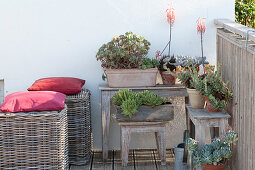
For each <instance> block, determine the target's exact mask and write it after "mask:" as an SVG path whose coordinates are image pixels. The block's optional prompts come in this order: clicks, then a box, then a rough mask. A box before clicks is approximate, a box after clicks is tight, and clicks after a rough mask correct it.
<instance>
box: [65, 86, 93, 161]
mask: <svg viewBox="0 0 255 170" xmlns="http://www.w3.org/2000/svg"><path fill="white" fill-rule="evenodd" d="M66 105H67V117H68V142H69V162H70V164H73V165H84V164H86V163H88V162H89V160H90V157H91V114H90V91H89V90H87V89H83V90H82V91H81V92H80V93H78V94H75V95H67V96H66Z"/></svg>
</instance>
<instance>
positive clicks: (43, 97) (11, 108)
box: [1, 91, 66, 112]
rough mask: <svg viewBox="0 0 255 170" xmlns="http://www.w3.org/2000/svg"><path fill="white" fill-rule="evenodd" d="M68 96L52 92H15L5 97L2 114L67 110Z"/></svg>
mask: <svg viewBox="0 0 255 170" xmlns="http://www.w3.org/2000/svg"><path fill="white" fill-rule="evenodd" d="M65 97H66V95H65V94H63V93H59V92H52V91H33V92H24V91H21V92H15V93H12V94H9V95H7V96H6V97H5V99H4V103H3V104H2V105H1V111H2V112H33V111H53V110H62V109H64V108H65Z"/></svg>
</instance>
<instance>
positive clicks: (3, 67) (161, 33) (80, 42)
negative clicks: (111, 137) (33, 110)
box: [0, 0, 234, 148]
mask: <svg viewBox="0 0 255 170" xmlns="http://www.w3.org/2000/svg"><path fill="white" fill-rule="evenodd" d="M170 2H171V1H168V0H0V58H1V60H0V77H2V78H4V79H5V90H6V94H9V93H12V92H15V91H20V90H26V88H27V87H29V86H30V85H31V84H32V83H33V82H34V80H36V79H39V78H42V77H49V76H73V77H78V78H83V79H85V80H87V82H86V85H85V86H86V87H87V88H89V89H91V91H92V117H93V120H92V121H93V134H94V147H95V148H100V147H101V116H100V115H101V113H100V104H99V101H100V100H99V99H100V94H99V90H98V84H99V83H102V80H101V75H102V68H101V67H100V63H99V62H97V61H96V58H95V55H96V53H97V50H98V48H99V47H100V46H101V45H102V44H103V43H106V42H108V41H110V40H111V38H112V37H113V36H114V35H119V34H122V33H125V32H126V31H133V32H134V33H137V34H139V35H142V36H144V37H145V38H146V39H148V40H149V41H150V42H151V44H152V45H151V50H150V53H149V56H150V57H154V54H155V51H156V50H158V49H159V50H162V48H163V47H164V46H165V44H166V43H167V41H168V32H169V30H168V24H167V22H166V17H165V10H166V8H167V5H168V4H169V3H170ZM173 4H174V6H175V9H176V22H175V25H174V28H173V39H172V51H173V53H174V54H183V55H199V54H200V44H199V42H200V41H199V36H198V35H197V33H196V20H197V18H198V17H205V18H207V19H206V23H207V30H206V33H205V40H204V42H205V44H204V48H205V49H204V51H205V55H206V56H207V57H208V59H209V61H211V62H212V63H215V60H216V57H215V56H216V48H215V47H216V45H215V43H216V36H215V27H214V24H213V19H215V18H229V19H232V20H233V19H234V0H213V1H212V0H174V1H173ZM116 135H118V134H116ZM136 140H137V141H138V143H139V141H142V139H141V138H137V139H136ZM112 143H113V145H115V143H116V141H112ZM137 145H138V144H137ZM148 146H150V145H149V144H148Z"/></svg>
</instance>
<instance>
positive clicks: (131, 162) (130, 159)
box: [114, 150, 135, 170]
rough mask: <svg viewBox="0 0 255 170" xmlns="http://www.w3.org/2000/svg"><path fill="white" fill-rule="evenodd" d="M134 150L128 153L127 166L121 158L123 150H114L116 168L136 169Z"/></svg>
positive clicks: (122, 169)
mask: <svg viewBox="0 0 255 170" xmlns="http://www.w3.org/2000/svg"><path fill="white" fill-rule="evenodd" d="M133 156H134V155H133V150H130V151H129V155H128V164H127V166H125V167H124V166H122V160H121V152H120V151H114V169H116V170H134V169H135V164H134V159H133Z"/></svg>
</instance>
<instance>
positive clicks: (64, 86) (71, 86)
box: [27, 77, 85, 94]
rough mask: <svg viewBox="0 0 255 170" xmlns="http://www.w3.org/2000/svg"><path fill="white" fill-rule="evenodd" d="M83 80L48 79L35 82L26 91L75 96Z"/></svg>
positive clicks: (66, 78)
mask: <svg viewBox="0 0 255 170" xmlns="http://www.w3.org/2000/svg"><path fill="white" fill-rule="evenodd" d="M84 84H85V80H82V79H78V78H73V77H49V78H43V79H39V80H36V81H35V82H34V84H33V85H32V86H31V87H29V88H28V89H27V90H28V91H56V92H61V93H64V94H77V93H80V92H81V90H82V86H83V85H84Z"/></svg>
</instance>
